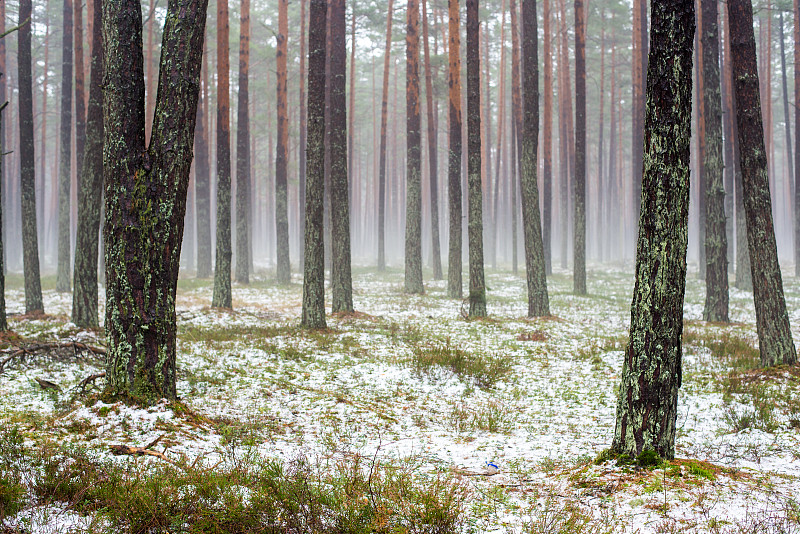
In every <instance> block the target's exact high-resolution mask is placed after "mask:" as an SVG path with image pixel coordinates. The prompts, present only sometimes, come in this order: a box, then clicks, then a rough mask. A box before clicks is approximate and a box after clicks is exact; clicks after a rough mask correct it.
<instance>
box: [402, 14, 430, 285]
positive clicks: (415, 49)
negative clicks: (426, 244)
mask: <svg viewBox="0 0 800 534" xmlns="http://www.w3.org/2000/svg"><path fill="white" fill-rule="evenodd" d="M420 151H421V132H420V112H419V1H418V0H408V20H407V26H406V239H405V291H406V293H423V292H424V291H425V288H424V286H423V285H422V183H421V176H422V160H421V157H420Z"/></svg>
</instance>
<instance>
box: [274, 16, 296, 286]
mask: <svg viewBox="0 0 800 534" xmlns="http://www.w3.org/2000/svg"><path fill="white" fill-rule="evenodd" d="M288 37H289V0H280V1H279V2H278V46H277V47H276V49H275V61H276V63H277V67H278V76H277V78H278V86H277V93H278V94H277V96H278V98H277V104H278V132H277V133H278V146H277V150H276V152H275V230H276V236H275V237H276V243H277V249H278V250H277V255H276V259H277V261H276V269H275V277H276V278H277V280H278V283H279V284H288V283H289V282H290V281H291V278H292V273H291V265H290V262H289V200H288V189H287V181H286V177H287V165H288V161H289V113H288V108H289V105H288V101H287V95H286V83H287V82H286V80H287V73H286V64H287V60H286V52H287V49H288Z"/></svg>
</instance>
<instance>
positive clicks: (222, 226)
mask: <svg viewBox="0 0 800 534" xmlns="http://www.w3.org/2000/svg"><path fill="white" fill-rule="evenodd" d="M228 37H229V28H228V0H217V254H216V262H215V264H214V292H213V294H212V298H211V305H212V306H213V307H215V308H231V307H233V303H232V296H231V141H230V137H231V129H230V84H229V78H230V60H229V54H228V48H229V45H228Z"/></svg>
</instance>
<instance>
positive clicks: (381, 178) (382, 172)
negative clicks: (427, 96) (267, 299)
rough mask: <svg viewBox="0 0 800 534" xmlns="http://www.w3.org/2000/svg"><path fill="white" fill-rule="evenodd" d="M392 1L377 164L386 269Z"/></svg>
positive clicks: (380, 233)
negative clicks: (387, 129) (387, 123)
mask: <svg viewBox="0 0 800 534" xmlns="http://www.w3.org/2000/svg"><path fill="white" fill-rule="evenodd" d="M392 3H393V0H389V6H388V8H387V9H388V11H387V15H386V48H385V50H384V55H383V91H382V93H381V95H382V96H381V144H380V156H379V158H380V162H379V164H378V270H379V271H383V270H384V269H386V120H387V116H388V106H389V102H388V100H389V58H390V56H391V51H392V15H393V12H392Z"/></svg>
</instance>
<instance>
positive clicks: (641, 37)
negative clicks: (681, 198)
mask: <svg viewBox="0 0 800 534" xmlns="http://www.w3.org/2000/svg"><path fill="white" fill-rule="evenodd" d="M633 12H634V14H633V58H632V62H631V63H632V68H633V73H632V75H633V95H632V96H633V108H632V126H631V143H632V144H631V152H632V157H631V172H632V175H633V187H632V193H631V194H632V196H633V198H632V200H633V217H634V220H635V219H636V217H637V216H638V214H639V211H640V204H639V203H640V202H641V200H642V196H641V193H642V169H643V167H642V161H643V157H644V121H645V116H644V114H645V94H644V86H645V83H646V75H647V2H646V0H634V2H633Z"/></svg>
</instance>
